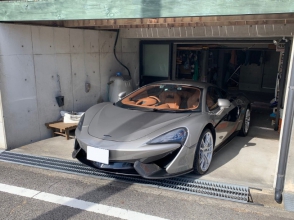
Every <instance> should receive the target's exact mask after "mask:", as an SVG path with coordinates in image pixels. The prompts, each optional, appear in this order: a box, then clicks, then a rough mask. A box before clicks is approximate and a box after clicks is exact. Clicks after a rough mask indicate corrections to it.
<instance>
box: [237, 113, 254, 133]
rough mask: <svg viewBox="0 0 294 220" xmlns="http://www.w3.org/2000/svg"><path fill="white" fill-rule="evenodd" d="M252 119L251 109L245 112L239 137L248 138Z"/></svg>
mask: <svg viewBox="0 0 294 220" xmlns="http://www.w3.org/2000/svg"><path fill="white" fill-rule="evenodd" d="M250 117H251V112H250V109H249V108H247V109H246V112H245V115H244V119H243V122H242V127H241V130H240V131H239V135H240V136H242V137H245V136H247V134H248V132H249V128H250Z"/></svg>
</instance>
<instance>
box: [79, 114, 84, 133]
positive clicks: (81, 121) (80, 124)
mask: <svg viewBox="0 0 294 220" xmlns="http://www.w3.org/2000/svg"><path fill="white" fill-rule="evenodd" d="M84 118H85V113H84V114H83V115H82V117H81V119H80V121H79V123H78V129H79V130H80V131H81V130H82V126H83V123H84Z"/></svg>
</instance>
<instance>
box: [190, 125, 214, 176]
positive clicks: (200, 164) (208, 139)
mask: <svg viewBox="0 0 294 220" xmlns="http://www.w3.org/2000/svg"><path fill="white" fill-rule="evenodd" d="M204 143H206V144H208V146H207V147H208V148H209V149H205V148H207V147H205V145H204ZM213 149H214V141H213V135H212V132H211V130H210V129H205V130H204V131H203V132H202V134H201V135H200V138H199V141H198V144H197V148H196V152H195V156H194V164H193V169H194V173H195V174H197V175H203V174H205V173H206V172H207V171H208V169H209V167H210V164H211V161H212V155H213ZM204 150H206V151H205V154H203V152H204ZM205 155H206V156H205Z"/></svg>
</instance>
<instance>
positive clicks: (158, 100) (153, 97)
mask: <svg viewBox="0 0 294 220" xmlns="http://www.w3.org/2000/svg"><path fill="white" fill-rule="evenodd" d="M148 98H152V99H155V100H156V101H157V102H160V99H159V98H157V97H156V96H148Z"/></svg>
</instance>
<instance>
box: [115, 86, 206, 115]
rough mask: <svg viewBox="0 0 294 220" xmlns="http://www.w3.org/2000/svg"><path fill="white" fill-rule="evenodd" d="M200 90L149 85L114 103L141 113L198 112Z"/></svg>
mask: <svg viewBox="0 0 294 220" xmlns="http://www.w3.org/2000/svg"><path fill="white" fill-rule="evenodd" d="M201 93H202V89H200V88H197V87H192V86H186V85H177V84H151V85H147V86H144V87H142V88H139V89H138V90H136V91H135V92H133V93H131V94H129V95H128V96H126V97H124V98H123V99H122V100H120V101H118V102H117V103H116V105H117V106H119V107H122V108H127V109H136V110H142V111H167V112H185V111H200V109H201Z"/></svg>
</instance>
